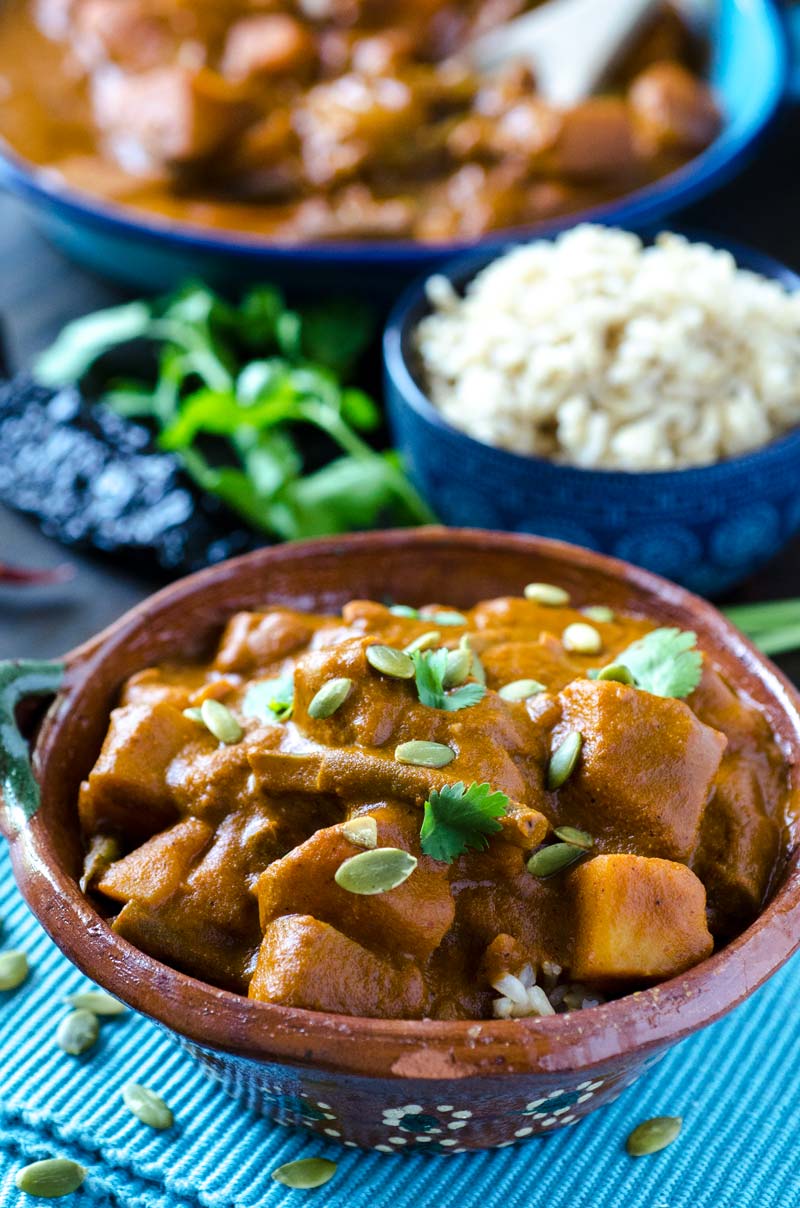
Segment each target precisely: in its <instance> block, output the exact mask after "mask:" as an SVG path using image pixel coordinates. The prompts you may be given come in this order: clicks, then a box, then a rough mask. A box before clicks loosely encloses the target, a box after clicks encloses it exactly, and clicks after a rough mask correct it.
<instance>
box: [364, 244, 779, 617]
mask: <svg viewBox="0 0 800 1208" xmlns="http://www.w3.org/2000/svg"><path fill="white" fill-rule="evenodd" d="M704 238H705V237H704ZM706 241H707V242H711V243H713V244H714V246H715V247H723V248H725V249H727V250H728V251H730V252H732V253H733V255H734V256H735V257H736V261H737V263H738V264H739V266H740V267H741V268H748V269H752V270H753V271H755V272H758V273H761V274H762V275H763V276H765V277H772V278H774V279H776V280H778V281H780V282H782V283H783V284H784V285H786V286H787V287H788V288H789V289H792V290H796V289H799V288H800V277H798V276H797V275H796V274H795V273H793V272H791V271H790V270H789V269H788V268H786V267H785V266H784V265H782V264H779V263H777V262H776V261H775V260H772V259H770V258H769V257H768V256H765V255H763V254H762V253H760V252H756V251H753V250H752V249H750V248H745V247H743V246H741V245H740V244H732V243H730V242H727V241H726V242H723V241H716V240H707V239H706ZM491 259H492V257H491V256H487V255H480V256H477V255H473V256H471V257H469V258H467V259H462V260H459V261H457V262H456V263H455V264H453V265H451V266H449V267H448V268H447V269H445V276H447V277H449V278H450V280H451V281H452V282H453V284H454V285H455V286H456V287H457V288H459V289H460V288H462V287H463V286H464V285H465V284H466V283H467V282H468V281H469V280H470V279H471V278H472V277H473V276H474V275H475V274H476V273H477V272H478V271H479V270H480V269H481V268H483V267H484V266H485V265H486V264H487V263H488V262H489V261H490V260H491ZM428 311H429V307H428V304H427V301H426V298H425V293H424V281H419V282H417V283H416V284H415V285H413V286H411V287H410V288H409V290H408V291H407V292H406V294H405V295H404V296H403V297H402V298H401V299H400V301H399V302H398V304H397V306H396V307H395V309H394V311H393V312H392V314H391V316H390V318H389V322H388V325H387V327H386V332H385V334H384V345H383V352H384V367H385V384H386V403H387V408H388V412H389V421H390V423H391V426H392V431H393V434H394V440H395V444H396V445H397V447H398V449H399V450H400V452H401V454H402V455H403V457H404V459H405V461H406V463H407V465H408V469H409V471H410V474H411V477H412V478H413V480H414V482H415V484H416V486H417V487H418V489H419V490H420V492H421V493H422V495H423V496H424V497H425V498H426V499H427V501H428V502H429V503H430V505H431V507H432V508H433V509H434V511H435V512H436V513H437V515H438V516H439V518H440V520H442V521H443V522H444V523H445V524H449V525H455V526H466V527H472V528H486V529H503V530H507V531H511V532H521V533H537V534H538V535H540V536H542V537H555V538H558V539H559V540H562V541H569V542H572V543H573V544H575V545H583V546H586V547H587V548H588V549H594V550H599V551H600V552H601V553H604V554H613V555H615V556H616V557H617V558H624V559H625V560H626V561H628V562H633V563H635V564H636V565H637V566H643V567H645V568H646V569H647V570H652V571H656V572H657V573H658V574H660V575H664V576H665V578H668V579H673V580H674V581H675V582H676V583H681V584H683V585H684V586H685V587H689V588H691V590H692V591H696V592H699V593H700V594H702V595H706V596H714V595H718V594H720V593H722V592H724V591H726V590H727V589H728V588H730V587H732V586H733V585H734V584H735V583H738V582H740V581H741V580H742V579H745V578H747V577H748V576H749V575H751V574H753V572H754V571H756V570H758V568H759V567H760V566H762V565H763V564H764V563H765V562H767V561H768V560H769V559H770V558H771V557H772V556H773V555H774V554H776V553H777V552H778V551H779V550H780V549H781V548H782V547H783V546H784V545H785V544H786V543H787V541H789V539H790V538H791V537H792V536H793V535H794V534H795V533H797V532H798V531H799V530H800V428H797V429H795V430H793V431H792V432H790V433H789V434H788V435H787V436H784V437H782V438H781V439H779V440H776V441H773V442H772V443H771V444H769V445H767V446H765V447H764V448H763V449H758V450H756V451H755V452H753V453H748V454H746V455H745V456H743V457H736V458H731V459H730V460H728V461H723V462H718V463H717V464H715V465H710V466H702V467H700V468H698V469H687V470H670V471H658V472H652V473H642V472H636V473H627V472H624V471H612V470H586V469H579V468H577V467H573V466H565V465H556V464H554V463H553V462H551V461H547V460H545V459H543V458H538V457H528V456H521V455H519V454H516V453H511V452H509V451H507V450H506V449H496V448H494V447H492V446H491V445H486V444H483V443H482V442H481V441H478V440H474V439H473V438H472V437H471V436H467V435H466V434H465V433H464V432H459V431H458V430H457V429H455V428H453V427H451V426H450V424H448V423H447V422H446V421H445V420H444V419H443V418H442V416H441V415H440V413H439V412H438V411H437V410H436V408H435V407H434V406H433V405H432V403H431V402H430V401H429V400H428V398H427V397H426V395H425V393H424V390H423V389H422V388H421V387H420V385H419V382H418V380H417V378H416V376H415V367H414V362H415V356H414V351H413V333H414V330H415V328H416V326H417V324H418V323H419V321H420V319H421V318H422V317H423V315H425V314H426V313H427V312H428Z"/></svg>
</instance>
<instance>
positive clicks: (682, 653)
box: [614, 629, 703, 697]
mask: <svg viewBox="0 0 800 1208" xmlns="http://www.w3.org/2000/svg"><path fill="white" fill-rule="evenodd" d="M696 643H697V634H695V633H692V632H691V631H690V630H682V629H654V630H653V631H652V633H646V634H645V636H644V637H643V638H640V639H639V640H638V641H637V642H634V643H633V645H631V646H629V647H628V649H627V650H623V651H622V652H621V653H620V654H618V655H617V656H616V658H615V659H614V662H615V663H621V664H622V665H623V666H625V667H627V668H628V670H629V671H630V673H631V675H632V676H633V678H634V680H635V681H636V687H637V688H641V689H642V690H643V691H644V692H652V693H653V695H654V696H674V697H683V696H688V695H689V693H690V692H694V690H695V688H696V687H697V685H698V684H699V683H700V676H701V675H702V673H703V656H702V654H701V653H700V651H699V650H698V649H697V646H696Z"/></svg>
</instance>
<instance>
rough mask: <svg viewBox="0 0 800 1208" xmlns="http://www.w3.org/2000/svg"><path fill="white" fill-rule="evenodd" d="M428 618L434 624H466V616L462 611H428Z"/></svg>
mask: <svg viewBox="0 0 800 1208" xmlns="http://www.w3.org/2000/svg"><path fill="white" fill-rule="evenodd" d="M429 616H430V619H431V620H432V621H433V623H434V625H466V624H467V618H466V617H465V616H464V614H463V612H454V611H450V610H446V611H444V612H432V613H429Z"/></svg>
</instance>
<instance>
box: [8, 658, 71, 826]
mask: <svg viewBox="0 0 800 1208" xmlns="http://www.w3.org/2000/svg"><path fill="white" fill-rule="evenodd" d="M65 670H66V669H65V666H64V664H63V663H48V662H44V661H38V660H24V659H19V660H14V661H13V662H8V663H2V662H0V829H1V830H3V831H5V832H6V833H8V834H10V833H11V831H12V829H14V828H16V827H17V826H19V825H20V824H21V825H24V824H25V822H27V821H28V820H29V819H30V818H32V817H33V815H34V814H35V813H36V811H37V809H38V808H39V800H40V796H39V785H38V784H37V783H36V779H35V777H34V775H33V769H32V767H31V755H30V751H29V749H28V744H27V742H26V741H25V739H24V738H23V737H22V734H21V733H20V730H19V726H18V725H17V718H16V709H17V705H18V704H19V703H20V701H23V700H25V699H26V697H29V696H52V695H54V694H55V693H56V692H58V690H59V688H60V687H61V685H62V683H63V682H64V674H65Z"/></svg>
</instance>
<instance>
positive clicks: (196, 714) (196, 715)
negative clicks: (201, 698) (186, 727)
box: [183, 705, 206, 726]
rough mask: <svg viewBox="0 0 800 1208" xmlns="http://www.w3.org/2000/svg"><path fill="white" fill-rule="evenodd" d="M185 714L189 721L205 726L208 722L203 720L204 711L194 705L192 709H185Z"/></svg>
mask: <svg viewBox="0 0 800 1208" xmlns="http://www.w3.org/2000/svg"><path fill="white" fill-rule="evenodd" d="M183 716H184V717H185V718H186V719H187V721H193V722H196V723H197V725H198V726H204V725H205V724H206V723H205V722H204V721H203V714H202V711H201V710H200V709H198V708H197V707H196V706H194V705H193V706H192V708H191V709H184V710H183Z"/></svg>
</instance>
